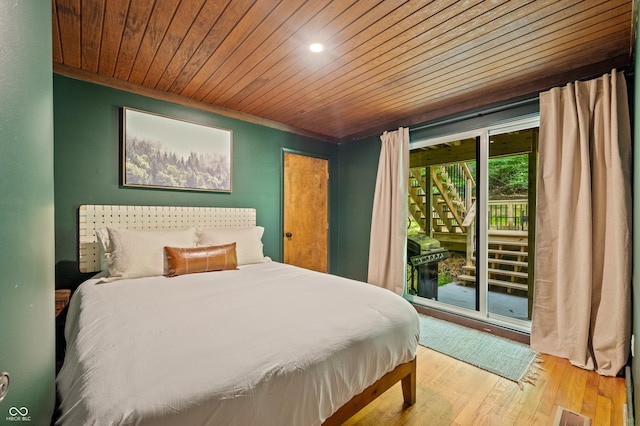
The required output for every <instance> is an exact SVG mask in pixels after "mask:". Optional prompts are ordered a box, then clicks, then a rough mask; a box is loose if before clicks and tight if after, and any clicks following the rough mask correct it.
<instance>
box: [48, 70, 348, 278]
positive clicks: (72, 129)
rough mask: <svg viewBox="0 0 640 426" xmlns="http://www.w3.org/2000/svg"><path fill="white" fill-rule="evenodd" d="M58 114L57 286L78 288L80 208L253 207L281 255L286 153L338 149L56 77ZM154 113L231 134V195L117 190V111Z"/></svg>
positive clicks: (269, 246) (333, 191) (332, 158)
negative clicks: (282, 161) (224, 130)
mask: <svg viewBox="0 0 640 426" xmlns="http://www.w3.org/2000/svg"><path fill="white" fill-rule="evenodd" d="M53 89H54V90H53V92H54V111H55V123H54V124H55V125H54V128H55V206H56V214H55V225H56V228H55V230H56V239H55V244H56V262H57V264H56V268H57V286H58V287H73V286H74V285H76V284H77V283H78V281H79V280H80V279H81V278H82V277H80V276H79V274H78V272H77V257H78V255H77V251H78V250H77V235H78V232H77V215H78V213H77V212H78V207H79V206H80V205H82V204H137V205H177V206H205V207H206V206H212V207H254V208H256V209H257V222H258V224H259V225H262V226H264V227H265V234H264V238H263V242H264V251H265V255H267V256H270V257H271V258H273V259H274V260H281V256H282V238H281V235H282V223H281V216H282V215H281V209H282V207H281V160H282V149H283V148H287V149H290V150H294V151H299V152H301V153H308V154H312V155H319V156H323V157H326V158H328V159H329V164H330V173H331V174H332V175H334V174H335V172H334V170H335V169H337V167H338V161H337V160H338V158H337V154H338V145H336V144H332V143H327V142H322V141H318V140H314V139H310V138H305V137H302V136H299V135H295V134H292V133H288V132H284V131H280V130H276V129H272V128H268V127H264V126H260V125H256V124H252V123H248V122H244V121H241V120H236V119H232V118H228V117H224V116H220V115H217V114H213V113H210V112H205V111H202V110H197V109H193V108H188V107H184V106H180V105H176V104H172V103H169V102H164V101H160V100H157V99H152V98H148V97H145V96H141V95H137V94H133V93H129V92H125V91H121V90H116V89H113V88H109V87H105V86H101V85H97V84H93V83H88V82H84V81H80V80H75V79H72V78H68V77H65V76H62V75H58V74H54V76H53ZM123 106H127V107H131V108H136V109H140V110H144V111H150V112H154V113H158V114H162V115H166V116H169V117H175V118H179V119H185V120H189V121H193V122H196V123H202V124H208V125H212V126H217V127H222V128H226V129H230V130H232V131H233V166H232V168H233V182H232V185H233V188H232V192H231V193H230V194H229V193H213V192H200V191H176V190H161V189H142V188H130V187H127V188H125V187H121V186H120V139H121V138H120V135H121V131H120V114H121V112H120V108H121V107H123ZM337 196H338V180H337V179H332V180H331V186H330V223H331V224H333V223H334V222H337V221H335V220H334V219H335V218H336V217H337V215H336V213H335V212H336V208H337ZM336 241H337V228H336V229H333V227H332V228H331V234H330V248H329V249H330V259H329V263H330V268H331V269H332V271H333V269H334V268H335V266H334V265H336V264H337V259H336V258H337V249H335V247H336V244H335V242H336Z"/></svg>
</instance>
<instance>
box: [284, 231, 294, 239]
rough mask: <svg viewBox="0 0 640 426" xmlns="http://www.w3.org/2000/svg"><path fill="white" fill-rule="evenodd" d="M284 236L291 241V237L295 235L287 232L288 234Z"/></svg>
mask: <svg viewBox="0 0 640 426" xmlns="http://www.w3.org/2000/svg"><path fill="white" fill-rule="evenodd" d="M284 236H285V237H287V238H288V239H291V237H293V234H292V233H291V232H287V233H286V234H284Z"/></svg>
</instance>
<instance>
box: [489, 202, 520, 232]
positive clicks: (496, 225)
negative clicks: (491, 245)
mask: <svg viewBox="0 0 640 426" xmlns="http://www.w3.org/2000/svg"><path fill="white" fill-rule="evenodd" d="M489 229H490V230H496V231H527V230H529V203H528V201H527V200H492V201H489Z"/></svg>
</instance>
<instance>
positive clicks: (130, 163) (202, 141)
mask: <svg viewBox="0 0 640 426" xmlns="http://www.w3.org/2000/svg"><path fill="white" fill-rule="evenodd" d="M122 130H123V131H122V186H125V187H145V188H159V189H177V190H191V191H209V192H229V193H230V192H231V183H232V146H233V134H232V131H231V130H227V129H222V128H219V127H214V126H209V125H205V124H198V123H194V122H191V121H186V120H181V119H177V118H171V117H167V116H164V115H160V114H155V113H152V112H146V111H141V110H137V109H134V108H128V107H123V108H122Z"/></svg>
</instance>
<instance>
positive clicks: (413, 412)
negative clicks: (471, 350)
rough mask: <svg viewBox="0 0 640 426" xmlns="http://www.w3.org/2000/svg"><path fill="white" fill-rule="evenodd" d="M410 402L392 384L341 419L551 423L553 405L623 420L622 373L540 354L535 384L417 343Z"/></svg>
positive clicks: (611, 421)
mask: <svg viewBox="0 0 640 426" xmlns="http://www.w3.org/2000/svg"><path fill="white" fill-rule="evenodd" d="M417 356H418V367H417V376H418V377H417V398H416V403H415V404H414V405H413V406H411V407H408V408H404V407H403V402H402V390H401V388H400V384H396V385H395V386H393V387H392V388H391V389H389V390H388V391H387V392H385V393H384V394H382V395H381V396H380V397H379V398H378V399H377V400H376V401H374V402H373V403H371V404H370V405H368V406H367V407H365V408H364V409H363V410H361V411H360V412H359V413H357V414H356V415H355V416H354V417H352V418H351V419H349V421H347V422H346V423H345V425H367V426H370V425H384V426H390V425H403V426H404V425H420V426H425V425H428V426H440V425H458V426H469V425H487V426H495V425H504V426H507V425H508V426H512V425H552V424H553V421H554V418H555V415H556V410H557V407H558V406H563V407H566V408H568V409H570V410H572V411H575V412H578V413H580V414H583V415H586V416H588V417H590V418H591V424H592V426H601V425H603V426H604V425H611V426H621V425H624V412H623V406H624V404H625V403H626V399H627V398H626V387H625V381H624V379H623V378H614V377H601V376H599V375H598V374H597V373H594V372H590V371H585V370H582V369H580V368H577V367H574V366H572V365H571V364H570V363H569V362H568V361H567V360H564V359H561V358H556V357H552V356H549V355H542V356H541V358H542V360H543V363H542V367H543V370H542V371H540V374H539V376H538V379H537V381H536V383H535V385H531V384H525V385H524V386H523V388H522V389H520V387H519V386H518V385H517V384H516V383H514V382H512V381H510V380H507V379H503V378H501V377H498V376H496V375H494V374H491V373H488V372H486V371H484V370H481V369H479V368H476V367H474V366H472V365H469V364H466V363H464V362H461V361H457V360H455V359H453V358H450V357H448V356H446V355H442V354H440V353H438V352H435V351H433V350H430V349H427V348H425V347H422V346H418V355H417Z"/></svg>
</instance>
